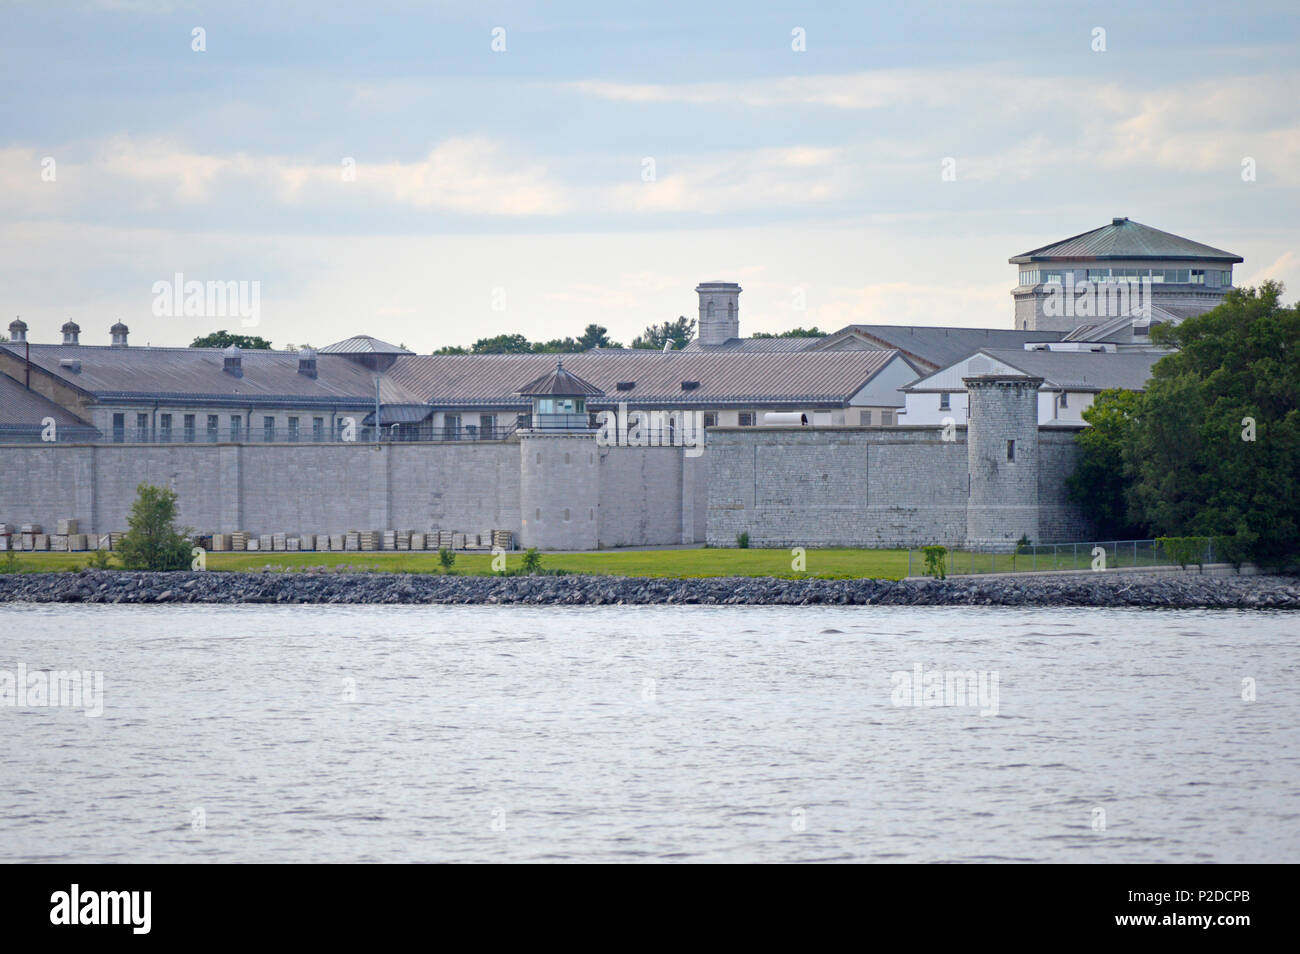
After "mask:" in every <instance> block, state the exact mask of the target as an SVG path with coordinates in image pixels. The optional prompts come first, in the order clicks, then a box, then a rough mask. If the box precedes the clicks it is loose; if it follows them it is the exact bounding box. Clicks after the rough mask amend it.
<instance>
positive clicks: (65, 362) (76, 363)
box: [59, 358, 81, 374]
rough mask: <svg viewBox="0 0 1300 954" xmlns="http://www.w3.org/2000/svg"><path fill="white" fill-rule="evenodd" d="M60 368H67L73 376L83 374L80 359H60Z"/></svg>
mask: <svg viewBox="0 0 1300 954" xmlns="http://www.w3.org/2000/svg"><path fill="white" fill-rule="evenodd" d="M59 367H60V368H66V369H67V370H69V371H71V372H72V373H73V374H80V373H81V359H80V358H60V359H59Z"/></svg>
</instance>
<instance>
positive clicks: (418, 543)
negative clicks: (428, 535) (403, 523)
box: [411, 532, 424, 550]
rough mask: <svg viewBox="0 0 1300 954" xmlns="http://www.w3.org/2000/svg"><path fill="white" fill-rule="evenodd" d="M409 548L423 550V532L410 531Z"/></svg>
mask: <svg viewBox="0 0 1300 954" xmlns="http://www.w3.org/2000/svg"><path fill="white" fill-rule="evenodd" d="M411 549H412V550H423V549H424V534H423V533H415V532H412V533H411Z"/></svg>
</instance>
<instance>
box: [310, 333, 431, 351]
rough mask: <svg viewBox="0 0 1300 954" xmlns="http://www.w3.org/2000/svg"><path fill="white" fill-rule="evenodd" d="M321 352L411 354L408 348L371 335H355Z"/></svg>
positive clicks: (327, 346)
mask: <svg viewBox="0 0 1300 954" xmlns="http://www.w3.org/2000/svg"><path fill="white" fill-rule="evenodd" d="M319 351H320V353H321V354H411V353H412V352H411V351H410V349H408V348H403V347H401V346H400V345H395V344H389V343H388V342H387V341H380V340H379V339H378V338H373V337H371V336H370V335H353V336H352V337H351V338H344V339H343V340H342V341H336V342H334V343H333V344H329V345H326V346H325V347H323V348H321V349H319Z"/></svg>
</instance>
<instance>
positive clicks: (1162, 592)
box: [0, 570, 1300, 609]
mask: <svg viewBox="0 0 1300 954" xmlns="http://www.w3.org/2000/svg"><path fill="white" fill-rule="evenodd" d="M0 602H29V603H342V604H364V603H390V604H391V603H452V604H489V605H509V604H518V605H529V606H535V605H563V606H572V605H594V606H602V605H618V604H628V605H650V604H694V605H714V606H730V605H757V606H766V605H774V606H792V605H793V606H809V605H832V606H846V605H847V606H867V605H880V606H1132V607H1152V608H1167V609H1193V608H1210V609H1300V577H1296V576H1229V577H1221V576H1201V575H1199V574H1192V573H1186V574H1178V575H1170V576H1122V575H1118V574H1116V575H1109V574H1108V575H1104V576H1103V575H1097V576H1070V577H1042V576H1024V577H1014V578H1012V577H997V578H989V579H979V578H971V577H967V578H962V579H948V580H903V581H892V580H814V579H809V580H781V579H774V578H772V577H713V578H706V579H687V580H676V579H652V578H643V577H618V576H586V575H576V574H575V575H566V576H512V577H493V576H439V575H431V574H401V573H216V572H205V573H191V572H177V573H133V572H122V571H101V570H83V571H81V572H78V573H10V574H0Z"/></svg>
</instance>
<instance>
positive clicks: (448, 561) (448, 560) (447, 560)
mask: <svg viewBox="0 0 1300 954" xmlns="http://www.w3.org/2000/svg"><path fill="white" fill-rule="evenodd" d="M438 562H439V563H441V564H442V568H443V569H444V570H450V569H451V568H452V567H453V566H455V565H456V554H454V553H452V552H451V551H450V550H448V549H447V548H446V547H443V548H442V549H441V550H439V551H438Z"/></svg>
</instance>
